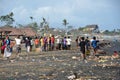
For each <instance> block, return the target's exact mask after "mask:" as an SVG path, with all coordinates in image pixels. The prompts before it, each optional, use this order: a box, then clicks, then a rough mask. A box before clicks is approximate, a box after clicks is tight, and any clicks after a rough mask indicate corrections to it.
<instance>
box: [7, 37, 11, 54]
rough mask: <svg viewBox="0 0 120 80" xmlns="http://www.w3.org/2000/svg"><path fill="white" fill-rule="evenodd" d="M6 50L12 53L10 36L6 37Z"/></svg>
mask: <svg viewBox="0 0 120 80" xmlns="http://www.w3.org/2000/svg"><path fill="white" fill-rule="evenodd" d="M6 48H7V49H8V51H9V52H10V51H11V49H10V38H9V37H8V36H6Z"/></svg>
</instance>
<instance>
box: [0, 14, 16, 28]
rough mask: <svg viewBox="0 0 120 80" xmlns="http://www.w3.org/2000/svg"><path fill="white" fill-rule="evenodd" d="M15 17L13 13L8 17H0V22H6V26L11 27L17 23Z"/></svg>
mask: <svg viewBox="0 0 120 80" xmlns="http://www.w3.org/2000/svg"><path fill="white" fill-rule="evenodd" d="M13 16H14V14H13V12H11V13H9V14H7V15H3V16H0V21H1V22H4V23H5V25H7V26H10V25H11V24H13V22H14V21H15V20H14V19H13Z"/></svg>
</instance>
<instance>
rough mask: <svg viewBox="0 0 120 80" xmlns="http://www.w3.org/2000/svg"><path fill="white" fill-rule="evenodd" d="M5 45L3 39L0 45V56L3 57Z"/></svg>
mask: <svg viewBox="0 0 120 80" xmlns="http://www.w3.org/2000/svg"><path fill="white" fill-rule="evenodd" d="M5 44H6V42H5V39H4V38H3V39H2V44H1V45H2V46H1V54H2V55H4V50H5Z"/></svg>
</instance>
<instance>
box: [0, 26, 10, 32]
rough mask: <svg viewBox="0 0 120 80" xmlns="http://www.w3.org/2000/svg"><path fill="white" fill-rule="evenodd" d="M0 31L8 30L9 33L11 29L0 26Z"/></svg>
mask: <svg viewBox="0 0 120 80" xmlns="http://www.w3.org/2000/svg"><path fill="white" fill-rule="evenodd" d="M0 32H8V33H10V32H11V30H9V29H8V28H4V27H0Z"/></svg>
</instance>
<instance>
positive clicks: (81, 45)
mask: <svg viewBox="0 0 120 80" xmlns="http://www.w3.org/2000/svg"><path fill="white" fill-rule="evenodd" d="M85 44H86V43H85V40H84V37H81V41H80V43H79V46H80V51H81V52H82V56H83V60H86V55H85Z"/></svg>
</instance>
